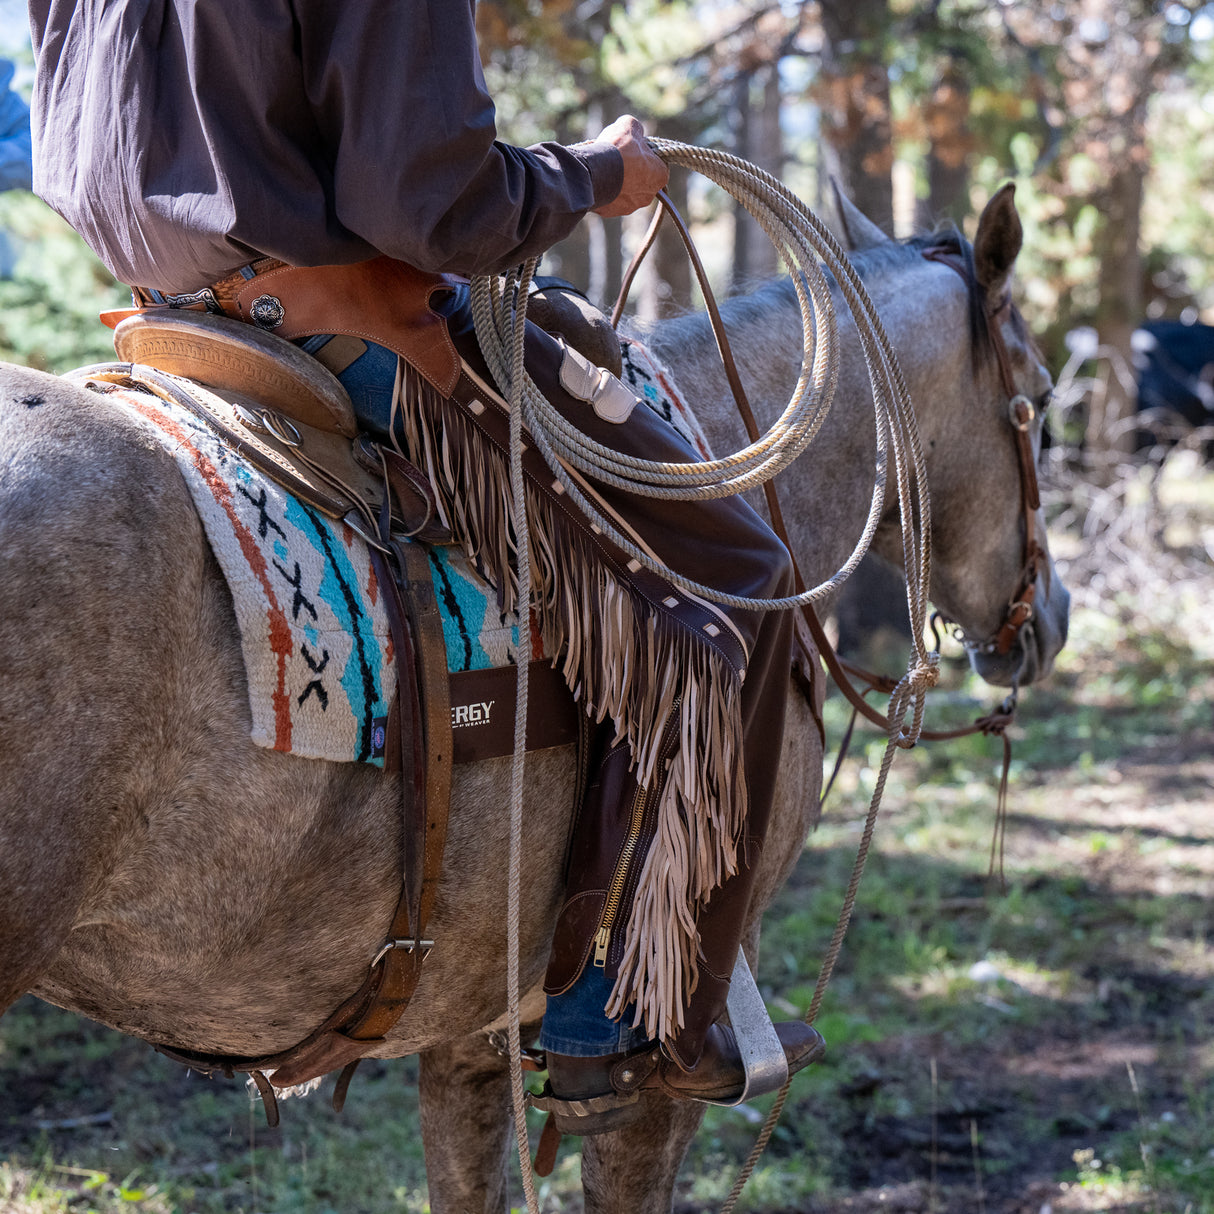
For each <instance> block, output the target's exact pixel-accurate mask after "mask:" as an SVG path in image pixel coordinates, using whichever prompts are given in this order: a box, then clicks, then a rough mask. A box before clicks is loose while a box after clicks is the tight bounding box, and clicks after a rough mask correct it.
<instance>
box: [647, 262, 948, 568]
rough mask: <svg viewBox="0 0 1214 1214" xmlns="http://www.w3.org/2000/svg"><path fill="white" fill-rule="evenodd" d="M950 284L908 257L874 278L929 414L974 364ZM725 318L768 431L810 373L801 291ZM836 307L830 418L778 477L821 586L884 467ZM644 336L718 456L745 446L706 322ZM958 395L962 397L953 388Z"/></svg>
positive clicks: (731, 304)
mask: <svg viewBox="0 0 1214 1214" xmlns="http://www.w3.org/2000/svg"><path fill="white" fill-rule="evenodd" d="M925 270H926V273H924V272H923V271H925ZM949 277H950V276H948V275H945V274H937V273H933V272H932V271H931V269H930V268H928V266H927V263H923V262H916V261H913V260H911V259H909V258H908V259H907V260H906V262H905V264H901V263H895V264H894V265H893V266H892V267H891V268H890V269H889V270H888V271H887V272H885V273H883V274H881V275H872V276H870V278H869V280H868V281H867V282H866V285H867V286H868V289H869V293H870V295H871V297H872V299H873V302H874V305H875V306H876V309H877V312H878V315H879V316H880V317H881V320H882V323H883V325H884V326H885V329H886V331H887V333H888V334H889V337H890V341H891V343H892V344H893V346H894V349H895V351H896V353H897V356H898V360H899V364H900V366H901V368H902V372H903V375H904V378H905V379H906V382H907V386H908V388H909V390H910V394H911V400H912V401H913V402H914V403H915V405H916V411H917V413H918V414H919V416H920V417H921V419H922V418H923V417H924V416H926V415H934V411H935V410H936V409H937V408H938V407H939V404H940V402H941V399H942V396H941V392H940V385H941V382H942V381H944V380H949V379H951V380H952V381H953V382H954V385H955V381H956V378H957V374H958V368H959V366H960V363H961V360H962V359H963V358H965V357H968V353H966V350H967V345H966V337H965V334H966V329H965V320H964V305H963V302H962V301H960V298H959V297H960V293H959V292H958V290H957V288H956V285H954V283H952V282H949V281H948V279H949ZM722 311H723V313H724V316H725V320H726V325H727V328H728V331H729V337H730V344H731V347H732V349H733V354H734V358H735V361H736V362H737V364H738V367H739V370H740V371H741V375H742V379H743V381H744V383H745V385H746V390H747V394H748V396H749V398H750V402H751V405H752V407H753V409H754V412H755V414H756V416H757V418H758V421H759V424H760V425H761V426H763V427H767V426H769V425H770V424H771V423H772V422H773V421H774V420H775V418H776V417H777V416H778V415H779V413H780V412H781V411H782V410H783V409H784V407H785V406H786V405H787V403H788V400H789V398H790V396H791V395H792V391H793V388H794V386H795V384H796V381H797V377H798V375H799V374H800V371H801V349H802V325H801V315H800V312H799V309H798V306H797V300H796V296H795V294H794V293H793V291H792V289H791V287H790V286H789V284H788V283H787V282H783V283H779V282H778V283H770V284H768V285H767V286H765V287H763V288H761V289H760V290H759V291H757V292H755V293H754V294H753V295H750V296H746V297H743V298H739V299H735V300H730V301H727V302H726V304H725V305H724V306H723V308H722ZM835 311H836V316H837V318H838V322H839V361H840V373H839V383H838V388H837V390H836V393H835V398H834V402H833V404H832V406H831V410H830V415H829V417H828V418H827V420H826V423H825V425H824V426H823V428H822V431H821V432H820V433H819V435H818V436H817V437H816V438H815V440H814V441H813V442H812V443H811V444H810V446H809V448H808V449H807V451H806V452H805V454H804V455H803V456H802V457H801V458H800V459H799V460H798V461H797V462H796V464H795V465H794V466H793V468H792V469H790V470H789V471H788V472H786V473H785V474H783V475H782V476H781V477H779V478H778V480H777V482H776V484H777V488H778V491H779V494H780V498H781V501H782V505H783V512H784V515H785V519H786V521H787V523H788V528H789V532H790V536H791V538H792V542H793V547H794V550H795V551H796V554H797V557H798V559H799V561H800V562H801V564H802V567H803V570H804V573H805V576H806V577H807V579H813V580H819V579H821V578H823V577H826V576H828V575H829V574H831V573H833V572H834V570H835V569H836V568H838V566H839V565H840V564H841V563H842V561H843V560H844V559H845V558H846V557H847V555H848V553H849V552H850V551H851V548H852V546H853V545H854V543H855V541H856V539H857V538H858V536H859V535H860V532H861V530H862V528H863V523H864V518H865V514H866V511H867V509H868V504H869V500H870V497H871V493H872V486H873V476H874V467H875V462H876V440H875V433H876V431H875V424H874V420H873V401H872V388H871V385H870V383H869V379H868V373H867V369H866V366H865V362H864V356H863V352H862V349H861V345H860V340H859V335H858V334H857V332H856V329H855V326H854V324H853V323H852V321H851V317H850V314H849V313H848V311H847V308H846V305H845V304H844V303H843V302H842V300H841V299H840V298H838V297H836V305H835ZM643 339H644V340H645V341H646V342H647V343H648V344H649V345H650V347H651V349H652V350H653V352H654V353H655V354H657V355H658V357H659V358H661V359H662V360H663V361H665V362H666V363H667V364H668V365H669V366H670V368H671V370H672V371H673V373H674V376H675V379H676V381H677V383H678V384H679V387H680V390H681V391H682V393H683V395H684V397H685V398H686V400H687V401H688V403H689V404H690V405H691V407H692V408H693V409H694V410H695V411H696V414H697V416H698V417H699V419H700V422H701V424H702V425H703V427H704V430H705V432H706V434H707V436H708V439H709V441H710V442H711V444H712V447H713V450H714V452H715V453H716V454H717V455H718V456H721V455H725V454H728V453H729V452H731V451H735V450H737V449H738V448H739V447H741V446H743V445H744V444H745V443H746V441H747V438H746V434H745V432H744V430H743V427H742V423H741V420H740V418H739V416H738V411H737V408H736V406H735V405H734V403H733V398H732V396H731V394H730V391H729V386H728V383H727V382H726V379H725V376H724V372H723V371H722V368H721V360H720V357H719V355H718V353H717V350H716V343H715V339H714V338H713V335H712V330H711V327H710V325H709V323H708V321H707V318H705V317H704V316H700V315H697V316H688V317H681V318H679V319H678V320H674V321H668V322H666V323H664V324H661V325H658V326H656V327H655V328H654V329H653V330H651V331H650V332H647V333H645V334H643ZM951 391H952V393H953V394H955V392H956V388H955V386H954V387H953V388H952V389H951ZM760 508H761V507H760Z"/></svg>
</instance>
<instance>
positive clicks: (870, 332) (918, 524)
mask: <svg viewBox="0 0 1214 1214" xmlns="http://www.w3.org/2000/svg"><path fill="white" fill-rule="evenodd" d="M649 143H650V146H651V147H652V148H653V150H654V151H655V152H656V153H657V154H658V155H659V156H660V157H661V158H662V159H663V160H665V161H666V162H667V163H668V164H672V165H677V166H681V167H684V168H689V169H692V170H694V171H696V172H698V173H700V174H701V175H703V176H704V177H707V178H708V179H709V180H710V181H713V182H715V183H716V184H717V185H719V186H721V188H722V189H724V190H725V191H726V192H727V193H729V194H731V195H732V196H733V197H734V198H736V199H737V200H738V201H739V202H741V203H742V205H743V206H744V207H745V209H746V210H747V211H748V212H749V213H750V214H751V215H752V216H753V217H754V218H755V219H756V221H757V222H758V223H759V225H760V227H762V229H763V230H764V232H765V233H766V234H767V236H768V238H769V239H770V240H771V241H772V244H773V245H774V246H775V248H776V250H777V252H778V253H779V254H780V256H781V258H782V259H783V261H784V263H785V265H786V266H787V267H788V270H789V272H790V275H791V279H792V283H793V286H794V289H795V291H796V295H797V301H798V306H799V308H800V311H801V320H802V339H803V344H802V369H801V373H800V375H799V377H798V380H797V383H796V386H795V388H794V390H793V395H792V397H791V399H790V401H789V403H788V405H787V406H786V407H785V410H784V412H783V413H782V414H781V415H780V417H779V418H778V419H777V420H776V422H775V423H773V425H772V426H771V427H770V428H769V429H768V431H767V432H766V433H765V434H764V435H762V436H760V438H759V439H758V440H757V441H755V442H752V443H751V444H750V446H748V447H746V448H744V449H743V450H741V451H738V452H736V453H734V454H733V455H730V456H726V457H724V458H722V459H713V460H707V461H702V462H698V463H667V462H664V461H651V460H642V459H639V458H636V457H632V456H626V455H621V454H620V453H619V452H616V451H614V450H612V449H611V448H609V447H605V446H603V445H602V444H600V443H597V442H595V441H594V440H592V439H590V438H588V437H587V436H586V435H584V434H582V433H580V432H579V431H578V430H577V429H576V428H575V427H574V426H572V425H571V424H570V423H568V422H567V421H566V420H565V419H564V418H563V417H562V416H561V415H560V413H559V412H558V411H557V410H556V409H555V408H554V407H553V406H552V405H551V404H549V402H548V400H547V399H546V398H545V397H544V395H543V393H542V392H540V390H539V389H538V387H537V386H536V385H535V383H534V382H533V381H532V380H531V378H530V376H529V375H528V374H527V372H526V370H525V368H524V366H523V335H524V328H525V321H526V305H527V288H528V286H529V283H530V280H531V277H532V276H533V274H534V271H535V264H536V263H535V260H534V259H533V260H532V261H529V262H528V263H527V264H526V265H525V266H523V267H522V269H521V271H515V272H512V273H511V274H508V275H506V276H502V277H495V276H494V277H491V276H481V277H477V278H474V279H473V280H472V284H471V289H472V314H473V321H474V323H475V326H476V336H477V340H478V342H479V344H480V347H481V351H482V353H483V355H484V357H485V360H486V363H487V364H488V366H489V370H490V372H491V373H492V375H493V376H494V378H495V379H496V380H497V382H498V384H499V385H501V386H503V388H505V387H507V386H508V392H507V395H508V397H509V401H510V409H511V418H510V437H511V464H510V467H511V479H512V489H513V500H514V512H515V519H514V523H515V528H516V542H517V554H518V568H519V570H520V571H522V570H526V569H528V568H529V565H530V556H529V535H528V525H527V518H526V508H525V501H524V495H523V476H522V461H521V447H522V442H523V439H522V434H523V430H524V428H525V429H526V431H527V432H528V433H529V435H530V438H531V440H532V441H533V442H534V443H535V445H536V448H537V449H538V450H539V451H540V453H541V454H542V455H543V457H544V460H545V462H546V463H547V464H548V467H549V468H550V469H551V471H552V473H553V475H554V476H555V477H556V479H557V480H558V481H559V482H560V483H561V485H562V486H563V487H564V489H565V491H566V492H567V493H568V494H569V497H570V498H571V499H572V501H573V502H574V503H575V504H576V505H577V507H578V508H579V509H580V510H581V511H583V513H584V514H585V515H586V517H587V518H588V519H590V520H591V522H592V523H594V524H595V525H596V526H597V527H599V528H600V529H601V530H602V531H603V533H604V534H606V535H607V536H608V537H609V538H610V539H611V540H612V541H613V542H614V543H616V544H617V545H618V546H619V547H620V548H622V549H623V550H624V551H625V552H627V553H628V554H629V555H630V556H631V557H633V558H634V559H635V560H638V561H640V562H641V563H642V564H643V565H645V566H647V567H648V568H649V569H651V570H652V571H653V572H655V573H657V574H658V575H659V576H660V577H662V578H664V579H666V580H667V581H669V582H670V583H671V584H673V585H677V586H680V587H681V588H683V589H684V590H687V591H689V592H691V593H692V594H697V595H701V596H703V597H705V598H708V599H711V600H713V601H716V602H719V603H722V604H724V605H726V606H734V607H739V608H743V609H749V610H755V611H775V610H789V609H792V608H796V607H800V606H802V605H812V604H813V603H815V602H818V601H820V600H821V599H823V598H825V597H826V596H827V595H829V594H831V593H832V592H833V591H834V590H836V589H837V588H838V587H839V586H840V585H842V583H843V582H844V581H845V580H846V579H847V578H848V577H850V576H851V574H852V572H853V571H854V570H855V568H856V566H857V565H858V564H859V562H860V560H861V559H862V557H863V556H864V554H865V552H867V550H868V547H869V544H870V543H871V540H872V537H873V534H874V533H875V531H876V529H877V524H878V522H879V521H880V518H881V516H882V514H883V512H884V502H885V492H886V486H887V469H888V464H889V459H890V457H891V455H892V458H893V462H894V478H895V487H896V491H897V494H898V503H899V507H900V515H901V522H902V544H903V552H904V561H905V568H906V584H907V606H908V609H909V615H910V623H911V630H912V635H913V636H914V638H915V641H914V648H913V652H912V654H911V658H910V662H909V664H908V668H907V673H906V675H905V676H904V677H903V679H902V680H901V681H900V682H899V683H898V685H897V687H895V689H894V691H893V694H892V696H891V700H890V708H889V718H888V730H889V737H890V745H889V747H888V748H887V755H886V760H885V763H884V764H883V769H887V768H888V764H889V761H890V759H892V755H893V751H894V749H895V747H896V746H901V747H908V746H913V745H914V743H915V740H916V739H917V738H918V735H919V731H920V729H921V725H922V718H923V707H924V701H925V699H926V694H927V691H928V689H929V688H930V687H931V686H932V685H933V684H934V683H935V676H936V673H937V671H936V655H935V654H931V653H928V652H927V650H926V648H925V646H924V644H923V641H922V634H923V631H924V628H925V625H926V619H927V588H928V581H929V577H930V541H929V536H930V530H931V528H930V505H929V501H928V493H927V477H926V472H925V467H924V460H923V450H922V446H921V444H920V442H919V435H918V427H917V424H916V421H915V417H914V412H913V410H912V407H911V402H910V394H909V391H908V390H907V387H906V382H905V380H904V378H903V376H902V371H901V368H900V367H899V365H898V360H897V357H896V355H895V354H894V350H893V347H892V345H891V343H890V341H889V337H888V335H887V334H886V332H885V329H884V327H883V326H882V324H881V322H880V319H879V318H878V316H877V314H876V309H875V308H874V306H873V304H872V301H871V299H870V298H869V296H868V293H867V291H866V290H865V289H864V286H863V284H862V283H861V281H860V278H859V276H858V275H857V273H856V271H855V269H854V268H853V267H852V265H851V263H850V262H849V261H848V260H847V257H846V255H845V254H844V252H843V250H842V248H841V247H840V246H839V244H838V242H837V241H836V240H835V238H834V236H832V235H831V233H830V232H829V230H827V228H826V227H825V226H824V225H823V224H822V223H821V221H820V220H819V219H818V218H817V216H815V215H814V214H813V213H812V212H811V211H810V210H809V208H808V207H806V206H805V205H804V203H802V202H801V200H800V199H798V198H797V197H796V196H795V195H794V194H792V193H791V192H790V191H789V190H787V189H786V188H785V187H784V186H783V185H782V184H781V183H780V182H779V181H778V180H776V179H775V178H774V177H772V176H771V175H770V174H769V173H766V172H764V171H763V170H762V169H760V168H758V167H757V166H755V165H752V164H748V163H747V162H746V161H744V160H741V159H739V158H738V157H736V156H732V155H730V154H728V153H725V152H719V151H713V150H710V149H704V148H696V147H692V146H689V145H687V144H681V143H675V142H673V141H670V140H664V139H651V140H650V141H649ZM823 266H825V268H826V270H827V271H829V273H830V274H831V275H832V276H833V278H834V280H835V282H836V283H837V284H838V286H839V289H840V292H841V293H842V295H843V298H844V300H845V302H846V304H847V306H848V309H849V311H850V312H851V315H852V319H853V321H854V323H855V326H856V330H857V333H858V334H859V338H860V344H861V351H862V353H863V356H864V362H865V366H866V368H867V371H868V376H869V381H870V383H871V385H872V389H873V406H874V418H875V422H876V447H877V449H876V468H875V476H874V484H873V493H872V498H871V500H870V504H869V510H868V515H867V518H866V520H865V525H864V528H863V531H862V533H861V535H860V538H859V540H858V541H857V542H856V545H855V547H854V548H853V550H852V553H851V555H850V556H849V557H848V558H847V560H846V561H845V562H844V564H843V565H842V566H841V567H840V568H839V570H838V571H837V572H836V573H834V574H833V575H832V576H831V577H829V578H827V579H826V580H825V581H823V582H821V583H820V584H819V585H817V586H815V587H813V588H812V589H808V590H805V591H803V592H801V593H799V594H795V595H791V596H787V597H784V598H772V599H756V598H747V597H742V596H738V595H731V594H727V593H723V592H721V591H719V590H717V589H716V588H715V587H712V586H707V585H703V584H700V583H698V582H695V581H693V580H691V579H689V578H685V577H683V575H681V574H680V573H678V571H677V570H674V569H670V568H668V567H667V566H665V565H663V564H662V563H661V562H660V561H657V560H655V559H654V558H653V557H652V556H651V555H650V554H649V553H648V552H646V551H644V550H643V549H641V548H639V547H638V546H637V545H636V544H634V543H633V542H632V541H631V540H630V539H629V538H628V537H627V536H625V535H623V534H622V533H621V532H620V531H619V530H618V529H617V528H616V527H615V526H614V525H613V524H612V523H611V521H610V520H609V519H607V518H606V517H604V516H603V514H602V513H601V512H600V511H598V510H597V509H596V508H595V507H594V506H593V505H592V503H591V502H589V501H588V500H587V499H586V497H585V495H584V494H583V493H582V492H581V491H580V489H579V488H578V486H577V484H576V481H575V479H574V478H573V477H572V476H570V475H569V473H568V472H567V470H566V467H565V464H568V465H571V466H572V467H574V468H576V469H578V470H579V471H581V472H584V473H587V474H589V475H591V476H593V477H596V478H597V479H599V480H601V481H603V482H605V483H607V484H610V485H612V486H615V487H617V488H621V489H625V490H627V491H629V492H633V493H637V494H639V495H641V496H647V497H657V498H666V499H675V500H680V501H691V500H702V499H708V498H716V497H725V496H730V495H732V494H735V493H744V492H746V491H747V490H748V489H751V488H755V487H757V486H759V485H762V484H764V483H765V482H766V481H768V480H771V479H772V478H773V477H775V476H776V475H777V474H778V473H779V472H780V471H782V470H783V469H784V468H786V467H788V465H789V464H791V463H792V462H793V460H795V459H796V458H797V457H798V456H799V455H801V454H802V453H803V452H804V451H805V449H806V448H807V447H808V446H809V444H810V443H811V442H812V441H813V440H814V438H816V437H817V435H818V433H819V431H820V430H821V427H822V424H823V422H824V421H825V419H826V416H827V413H828V412H829V409H830V406H831V404H832V402H833V398H834V393H835V388H836V385H837V383H838V377H839V355H838V327H837V323H836V319H835V310H834V301H833V299H832V296H831V293H830V286H829V283H828V281H827V279H826V276H825V274H824V273H823V268H822V267H823ZM518 581H519V590H518V603H519V617H520V619H519V626H520V636H525V635H526V632H524V631H523V629H525V628H526V627H527V623H528V617H529V613H530V578H529V577H526V578H524V577H523V576H522V575H521V572H520V576H519V579H518ZM526 683H527V680H526V679H523V678H520V679H519V680H518V691H517V699H516V716H515V743H516V745H515V756H514V767H513V771H512V789H511V793H512V795H511V846H510V860H509V875H508V887H509V898H508V913H507V953H508V961H507V969H508V972H507V986H508V1009H507V1012H508V1017H507V1018H508V1041H509V1055H510V1062H511V1071H512V1085H513V1097H514V1119H515V1130H516V1136H517V1139H518V1149H519V1162H520V1165H521V1171H522V1173H523V1187H524V1194H525V1197H526V1201H527V1208H528V1210H529V1211H531V1212H532V1214H538V1205H537V1201H536V1196H535V1192H534V1187H533V1184H532V1173H531V1167H530V1152H529V1148H528V1145H527V1127H526V1116H525V1101H524V1093H523V1087H522V1071H521V1066H520V1062H521V1042H520V1040H519V990H518V979H519V975H518V960H517V958H518V944H519V934H518V933H519V923H518V920H519V884H520V869H521V830H522V794H523V774H524V763H525V743H524V741H523V740H524V739H525V737H526V733H525V730H526ZM908 712H909V714H910V715H911V718H912V720H911V724H910V726H909V728H908V727H906V726H905V725H904V721H905V718H906V716H907V714H908ZM879 803H880V796H879V795H878V796H876V797H875V798H874V804H873V805H872V806H871V807H870V819H872V820H874V821H870V823H869V827H868V829H869V832H870V833H871V829H872V825H874V824H875V817H876V807H877V805H879ZM866 852H867V847H865V848H864V849H863V853H866ZM863 853H862V854H863ZM858 868H859V870H861V871H862V869H863V860H862V859H859V858H858ZM858 877H859V873H858V872H856V873H854V874H853V878H854V882H855V883H856V884H858ZM849 894H850V896H851V898H854V890H849ZM849 900H850V899H849ZM849 912H850V906H849V905H848V906H845V911H844V914H843V915H842V916H841V920H840V924H839V925H838V929H837V934H838V930H839V929H841V930H846V919H847V918H849V917H850V914H849ZM835 951H837V948H836V949H834V950H832V953H833V952H835ZM825 977H826V973H825V972H824V974H823V975H822V978H823V979H825ZM820 985H822V986H824V985H825V982H824V981H821V982H820ZM782 1094H783V1093H782ZM773 1111H774V1110H773ZM769 1120H770V1121H774V1118H770V1119H769ZM767 1133H770V1129H768V1130H767ZM756 1146H758V1147H759V1150H761V1149H762V1148H761V1146H759V1144H756ZM752 1166H753V1160H752V1161H748V1167H747V1168H746V1169H744V1174H743V1176H742V1177H740V1178H739V1179H740V1181H741V1183H745V1177H746V1175H749V1169H750V1167H752ZM737 1187H738V1188H740V1185H739V1186H737ZM734 1200H736V1193H735V1194H732V1195H731V1198H730V1201H729V1203H728V1204H729V1207H730V1208H732V1203H733V1201H734Z"/></svg>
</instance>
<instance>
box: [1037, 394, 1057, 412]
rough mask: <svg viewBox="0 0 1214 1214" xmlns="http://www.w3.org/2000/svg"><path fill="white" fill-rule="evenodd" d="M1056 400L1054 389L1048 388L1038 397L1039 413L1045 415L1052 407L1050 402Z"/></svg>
mask: <svg viewBox="0 0 1214 1214" xmlns="http://www.w3.org/2000/svg"><path fill="white" fill-rule="evenodd" d="M1053 399H1054V389H1053V388H1047V389H1046V390H1045V391H1044V392H1043V393H1042V394H1041V395H1040V396H1039V397H1037V412H1038V414H1042V413H1044V412H1045V411H1046V410H1047V409H1048V408H1049V407H1050V401H1052V400H1053Z"/></svg>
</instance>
